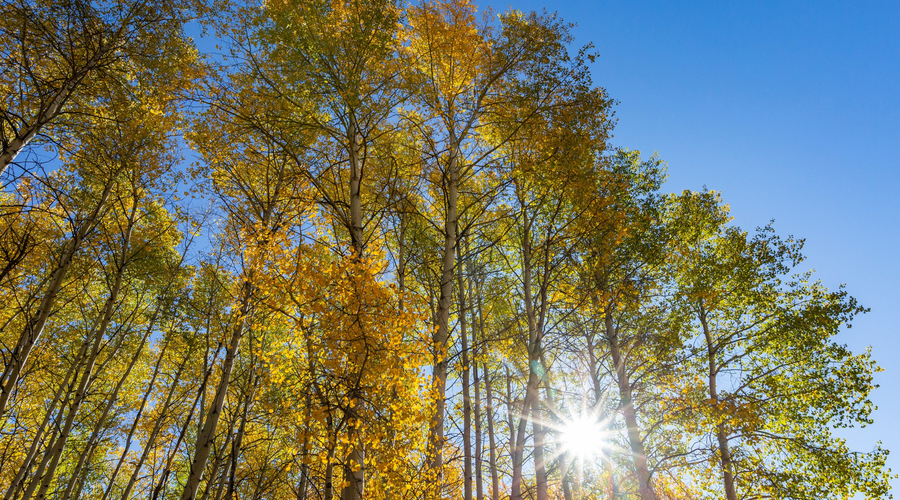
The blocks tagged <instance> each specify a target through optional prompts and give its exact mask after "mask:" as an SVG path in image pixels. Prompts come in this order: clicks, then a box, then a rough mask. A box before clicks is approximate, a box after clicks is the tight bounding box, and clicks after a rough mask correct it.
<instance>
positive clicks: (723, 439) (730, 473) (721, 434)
mask: <svg viewBox="0 0 900 500" xmlns="http://www.w3.org/2000/svg"><path fill="white" fill-rule="evenodd" d="M700 324H701V325H703V337H704V338H705V339H706V355H707V361H708V363H709V373H708V374H707V375H708V377H709V399H710V400H711V401H712V402H713V404H715V405H716V410H715V411H716V414H717V415H718V416H719V419H720V420H719V422H718V423H716V440H717V441H718V442H719V460H720V462H721V465H722V479H723V481H724V486H725V498H727V499H728V500H737V492H736V491H735V489H734V464H733V463H732V459H731V450H730V449H729V448H728V433H727V432H726V430H725V422H724V421H722V420H721V414H720V413H719V409H718V408H719V406H718V405H719V392H718V389H717V388H716V378H717V375H718V373H719V368H718V363H717V361H716V357H717V356H716V355H717V351H718V346H717V345H716V342H715V341H714V340H713V337H712V331H711V330H710V328H709V322H708V321H707V319H706V309H705V308H704V307H703V304H702V303H701V304H700Z"/></svg>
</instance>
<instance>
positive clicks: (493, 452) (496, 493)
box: [484, 363, 500, 500]
mask: <svg viewBox="0 0 900 500" xmlns="http://www.w3.org/2000/svg"><path fill="white" fill-rule="evenodd" d="M484 390H485V396H486V398H487V401H486V406H485V407H486V408H487V426H488V445H489V446H490V447H491V449H490V460H491V464H490V468H491V500H500V473H499V471H498V470H497V439H496V437H495V435H494V395H493V391H492V390H491V375H490V372H488V368H487V363H484Z"/></svg>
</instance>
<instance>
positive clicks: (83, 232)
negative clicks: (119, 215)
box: [0, 171, 119, 425]
mask: <svg viewBox="0 0 900 500" xmlns="http://www.w3.org/2000/svg"><path fill="white" fill-rule="evenodd" d="M118 173H119V171H116V172H115V173H114V174H113V175H112V176H111V177H110V179H108V180H107V182H106V186H104V188H103V192H102V193H101V195H100V200H99V201H98V202H97V205H96V206H95V207H94V209H93V210H92V211H91V213H90V214H89V215H88V216H87V217H86V218H85V220H84V221H83V222H82V223H81V225H80V226H79V227H78V229H77V230H76V231H75V233H74V234H73V235H72V239H71V240H69V242H68V244H67V245H66V250H65V251H64V252H63V256H62V259H61V260H60V262H59V265H58V266H57V268H56V270H55V271H54V272H53V276H52V277H51V279H50V283H49V285H48V287H47V293H45V294H44V297H43V299H41V304H40V306H39V307H38V310H37V312H36V313H35V314H34V316H33V317H32V318H31V319H30V320H29V321H28V323H27V324H26V326H25V329H24V330H23V331H22V334H21V335H20V336H19V340H18V342H17V343H16V346H15V348H13V351H12V353H10V359H9V362H8V363H7V364H6V366H5V367H4V369H3V375H2V376H0V383H2V387H0V422H2V417H3V416H4V415H5V414H6V406H7V404H8V403H9V399H10V396H11V395H12V392H13V390H14V389H15V387H16V384H18V382H19V376H20V375H21V373H22V369H23V368H24V367H25V363H26V362H27V361H28V356H29V355H30V354H31V351H32V349H33V348H34V345H35V343H37V341H38V339H40V337H41V335H42V334H43V333H44V327H45V326H46V325H47V320H49V319H50V316H51V315H52V313H53V307H54V306H55V304H56V298H57V296H58V295H59V292H60V290H61V289H62V285H63V282H64V281H65V279H66V275H67V274H68V273H69V268H71V267H72V263H73V261H74V259H75V254H76V253H78V250H79V249H80V248H81V244H82V242H83V241H84V239H85V238H86V237H87V235H88V233H90V232H91V230H93V228H94V227H95V226H96V225H97V222H98V220H99V217H100V212H101V210H102V209H103V208H104V207H105V205H106V201H107V200H108V199H109V195H110V193H111V192H112V188H113V185H115V181H114V179H115V177H116V176H117V175H118ZM0 425H2V424H0Z"/></svg>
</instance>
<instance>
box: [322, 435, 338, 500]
mask: <svg viewBox="0 0 900 500" xmlns="http://www.w3.org/2000/svg"><path fill="white" fill-rule="evenodd" d="M328 428H329V429H331V424H330V423H329V425H328ZM335 446H336V445H335V443H333V442H332V443H329V447H328V458H327V462H326V463H325V495H324V500H333V498H334V448H335Z"/></svg>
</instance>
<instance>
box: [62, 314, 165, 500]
mask: <svg viewBox="0 0 900 500" xmlns="http://www.w3.org/2000/svg"><path fill="white" fill-rule="evenodd" d="M157 310H158V309H157ZM155 319H156V314H154V317H153V319H152V320H151V321H150V326H149V327H148V328H147V330H146V332H145V333H144V336H143V337H142V338H141V343H140V344H139V345H138V347H137V349H136V350H135V353H134V356H133V357H132V358H131V362H130V363H128V367H127V368H126V369H125V373H124V374H123V375H122V377H120V378H119V382H118V383H117V384H116V387H115V388H114V389H113V391H112V394H110V396H109V398H108V400H107V402H106V406H105V407H104V408H103V412H102V413H101V415H100V418H98V419H97V423H96V425H94V430H93V432H92V433H91V435H90V437H89V438H88V440H87V444H86V445H85V450H84V452H83V453H82V454H81V456H79V457H78V463H77V464H76V465H75V469H74V470H73V471H72V475H71V477H70V478H69V484H68V485H67V486H66V491H65V493H63V496H62V500H69V498H70V497H71V494H72V491H73V488H74V486H75V484H76V480H77V479H78V477H79V476H80V475H81V469H82V468H83V467H84V464H85V462H86V461H87V459H88V458H89V454H90V452H91V451H92V450H93V449H94V448H95V445H96V444H97V441H98V439H99V438H100V432H101V431H102V429H103V422H104V421H105V420H106V417H107V416H108V415H109V412H110V411H111V410H112V407H113V405H115V402H116V399H118V396H119V391H121V390H122V387H123V386H124V385H125V381H126V380H128V376H129V375H130V374H131V371H132V369H134V366H135V365H136V364H137V362H138V359H140V357H141V353H142V352H143V350H144V345H146V343H147V338H148V337H149V336H150V334H151V333H152V332H153V323H154V322H155ZM76 498H77V496H76Z"/></svg>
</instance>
